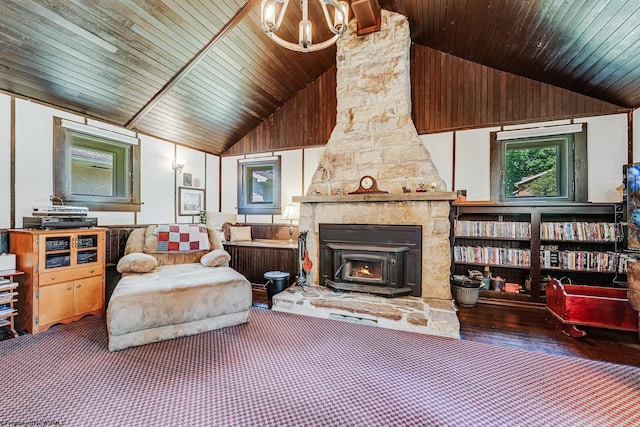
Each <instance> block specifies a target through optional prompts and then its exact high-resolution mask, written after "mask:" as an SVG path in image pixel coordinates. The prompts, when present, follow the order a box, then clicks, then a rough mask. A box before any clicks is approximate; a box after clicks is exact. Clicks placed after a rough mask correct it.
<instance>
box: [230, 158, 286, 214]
mask: <svg viewBox="0 0 640 427" xmlns="http://www.w3.org/2000/svg"><path fill="white" fill-rule="evenodd" d="M268 166H270V167H272V168H273V200H272V201H271V202H268V203H252V202H250V201H248V200H247V197H246V195H247V194H248V192H249V188H248V185H249V182H248V180H247V176H248V175H249V174H250V173H251V171H252V170H253V169H257V168H264V167H268ZM280 177H281V176H280V156H273V157H269V158H263V159H259V160H254V159H239V160H238V214H240V215H280V213H281V212H282V206H280V190H281V182H280Z"/></svg>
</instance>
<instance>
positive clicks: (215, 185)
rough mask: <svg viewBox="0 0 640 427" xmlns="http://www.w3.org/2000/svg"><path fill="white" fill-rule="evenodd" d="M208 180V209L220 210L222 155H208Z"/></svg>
mask: <svg viewBox="0 0 640 427" xmlns="http://www.w3.org/2000/svg"><path fill="white" fill-rule="evenodd" d="M206 167H207V180H206V182H205V188H206V189H207V210H209V211H214V212H219V211H220V157H218V156H214V155H212V154H207V155H206Z"/></svg>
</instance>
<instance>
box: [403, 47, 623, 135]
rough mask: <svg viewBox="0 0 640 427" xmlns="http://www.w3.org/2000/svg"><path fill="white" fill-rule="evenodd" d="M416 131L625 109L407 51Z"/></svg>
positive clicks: (422, 50) (421, 50)
mask: <svg viewBox="0 0 640 427" xmlns="http://www.w3.org/2000/svg"><path fill="white" fill-rule="evenodd" d="M411 67H412V70H411V100H412V103H413V120H414V123H415V125H416V128H417V129H418V132H419V133H421V134H422V133H433V132H440V131H445V130H455V129H462V128H471V127H481V126H490V125H496V124H507V123H521V122H536V121H545V120H549V119H557V118H570V117H578V116H585V115H593V114H602V113H612V112H620V111H627V110H626V109H624V108H622V107H619V106H617V105H613V104H609V103H606V102H603V101H600V100H597V99H594V98H589V97H587V96H584V95H580V94H578V93H576V92H571V91H568V90H565V89H560V88H558V87H555V86H551V85H548V84H545V83H541V82H538V81H535V80H531V79H527V78H525V77H520V76H517V75H515V74H510V73H507V72H504V71H500V70H496V69H492V68H489V67H485V66H483V65H480V64H477V63H475V62H471V61H467V60H465V59H461V58H458V57H455V56H453V55H448V54H446V53H443V52H440V51H438V50H434V49H430V48H428V47H424V46H420V45H413V48H412V49H411Z"/></svg>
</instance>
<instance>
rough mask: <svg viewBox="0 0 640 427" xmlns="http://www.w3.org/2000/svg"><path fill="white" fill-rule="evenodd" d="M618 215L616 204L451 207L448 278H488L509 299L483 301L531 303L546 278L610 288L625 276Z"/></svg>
mask: <svg viewBox="0 0 640 427" xmlns="http://www.w3.org/2000/svg"><path fill="white" fill-rule="evenodd" d="M621 212H622V207H621V205H619V204H615V203H610V204H609V203H572V204H560V203H558V204H554V203H539V204H528V205H525V204H493V203H487V204H477V203H473V204H468V205H465V204H454V205H453V207H452V215H451V221H452V227H451V229H452V233H451V242H452V245H451V247H452V251H451V252H452V263H451V264H452V266H451V273H452V276H453V275H460V274H470V271H471V270H481V271H485V272H486V271H490V275H491V276H492V277H499V278H500V279H502V280H504V282H506V283H510V284H512V285H514V286H510V287H509V289H511V290H512V292H504V291H503V290H500V291H496V290H492V289H489V290H482V291H481V293H480V295H481V297H487V298H500V299H506V300H514V301H529V302H537V303H542V302H544V301H545V283H546V280H548V278H549V277H555V278H560V277H563V278H567V279H568V280H569V281H571V282H572V283H580V284H591V285H598V286H614V283H617V281H616V279H617V275H618V274H622V273H624V272H625V271H626V269H625V267H624V264H625V263H626V259H624V256H623V255H622V254H621V253H620V251H619V250H618V249H619V248H618V246H619V245H620V246H621V242H622V241H623V238H624V232H623V228H622V226H621V224H620V220H621V219H622V218H621ZM514 289H515V291H513V290H514Z"/></svg>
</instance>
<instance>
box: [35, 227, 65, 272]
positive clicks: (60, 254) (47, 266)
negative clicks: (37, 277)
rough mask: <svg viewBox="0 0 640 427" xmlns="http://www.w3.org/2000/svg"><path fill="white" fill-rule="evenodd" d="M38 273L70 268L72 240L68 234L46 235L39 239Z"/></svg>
mask: <svg viewBox="0 0 640 427" xmlns="http://www.w3.org/2000/svg"><path fill="white" fill-rule="evenodd" d="M39 240H40V248H39V260H38V261H39V264H40V266H41V267H40V272H41V273H42V272H44V271H47V270H53V269H57V268H65V267H69V266H71V262H72V261H73V258H72V255H71V249H72V247H73V240H72V238H71V236H70V235H69V234H47V235H44V234H43V235H42V236H40V237H39Z"/></svg>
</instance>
